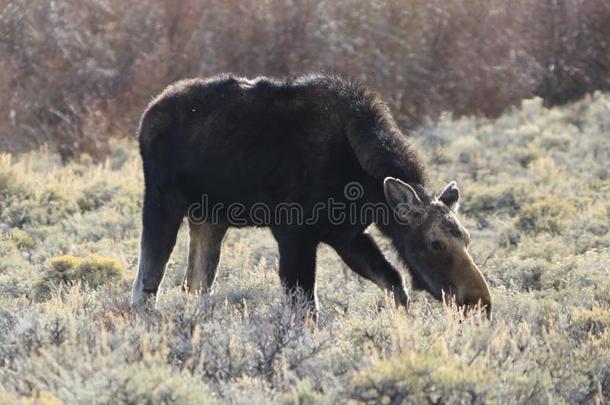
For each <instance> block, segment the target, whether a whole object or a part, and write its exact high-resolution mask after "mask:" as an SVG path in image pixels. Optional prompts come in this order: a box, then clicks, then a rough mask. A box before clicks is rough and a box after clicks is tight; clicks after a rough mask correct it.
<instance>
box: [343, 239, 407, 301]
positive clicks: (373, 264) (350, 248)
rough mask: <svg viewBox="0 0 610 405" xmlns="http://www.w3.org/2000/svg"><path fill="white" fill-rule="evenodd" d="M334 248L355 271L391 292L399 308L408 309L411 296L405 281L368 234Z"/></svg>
mask: <svg viewBox="0 0 610 405" xmlns="http://www.w3.org/2000/svg"><path fill="white" fill-rule="evenodd" d="M332 246H333V248H334V249H335V250H336V251H337V253H338V254H339V256H341V258H342V259H343V261H344V262H345V263H346V264H347V265H348V266H349V267H350V268H351V269H352V270H353V271H355V272H356V273H358V274H359V275H361V276H362V277H364V278H366V279H369V280H371V281H372V282H374V283H375V284H377V285H378V286H379V287H380V288H382V289H383V290H386V291H391V292H392V294H393V295H394V300H395V302H396V305H397V306H404V307H405V308H407V307H408V304H409V294H408V293H407V289H406V287H405V282H404V279H403V278H402V276H401V274H400V273H399V271H398V270H397V269H396V268H395V267H394V266H393V265H392V264H391V263H390V262H389V261H388V260H387V259H386V258H385V256H384V255H383V253H381V251H380V250H379V247H378V246H377V244H376V243H375V241H374V240H373V238H371V236H370V235H369V234H368V233H367V232H363V233H361V234H359V235H357V236H356V237H354V238H353V239H351V240H350V241H349V242H347V243H342V244H333V245H332Z"/></svg>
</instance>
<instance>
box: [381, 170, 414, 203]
mask: <svg viewBox="0 0 610 405" xmlns="http://www.w3.org/2000/svg"><path fill="white" fill-rule="evenodd" d="M383 192H384V193H385V198H386V200H387V201H388V204H390V207H392V208H396V207H397V206H402V207H404V208H412V209H419V208H421V207H422V205H423V204H422V202H421V200H420V199H419V197H418V196H417V193H415V190H413V187H411V186H410V185H408V184H407V183H405V182H403V181H401V180H398V179H395V178H393V177H386V178H385V180H384V181H383Z"/></svg>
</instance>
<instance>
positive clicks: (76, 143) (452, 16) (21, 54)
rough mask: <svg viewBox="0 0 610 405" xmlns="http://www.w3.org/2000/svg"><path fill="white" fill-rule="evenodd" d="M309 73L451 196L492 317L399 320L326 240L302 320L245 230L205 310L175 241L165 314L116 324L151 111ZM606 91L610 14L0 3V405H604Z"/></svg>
mask: <svg viewBox="0 0 610 405" xmlns="http://www.w3.org/2000/svg"><path fill="white" fill-rule="evenodd" d="M319 70H322V71H324V70H327V71H335V72H339V73H343V74H347V75H349V76H351V77H352V78H355V79H359V80H363V81H364V82H365V83H367V84H368V85H369V86H370V87H372V88H373V89H376V90H377V91H379V92H380V94H381V95H382V97H383V98H384V99H386V100H387V101H388V102H389V104H390V106H391V110H392V112H393V114H394V115H395V116H396V118H397V120H398V121H399V123H400V126H401V127H402V128H404V129H405V130H410V132H411V133H412V136H413V141H414V142H415V143H416V146H417V148H418V149H419V150H420V151H421V153H422V154H423V156H424V157H425V159H426V160H427V162H428V164H429V166H430V172H431V176H432V181H433V184H435V185H436V186H437V187H439V188H440V187H441V186H442V185H443V184H445V183H446V182H447V181H449V180H451V179H453V178H455V179H456V180H457V181H458V183H459V184H460V186H461V189H462V191H463V202H462V213H461V217H462V219H463V223H464V224H465V225H466V227H467V228H468V229H469V230H470V232H471V235H472V240H473V243H472V251H473V255H474V257H475V259H476V261H477V262H478V263H479V265H480V266H481V268H482V269H483V271H484V273H485V275H486V276H487V278H488V280H489V283H490V285H491V288H492V294H493V302H494V318H493V321H492V322H487V321H486V320H484V319H481V318H479V317H477V316H474V317H470V318H468V319H463V318H461V316H460V314H459V313H458V312H457V311H455V310H453V309H451V308H446V307H444V306H442V305H440V304H439V303H437V302H434V301H432V300H431V298H430V297H429V296H428V295H426V294H423V293H412V298H413V305H412V311H411V313H410V314H409V315H406V314H404V313H402V312H400V311H397V310H396V309H395V308H394V305H393V302H392V300H391V299H388V298H387V297H385V296H384V295H383V294H382V293H381V292H380V291H379V290H378V289H377V288H376V287H374V286H373V285H372V284H371V283H369V282H366V281H363V280H362V279H360V278H358V277H357V276H356V275H355V274H354V273H352V272H351V271H349V270H347V269H346V268H345V266H344V265H343V264H341V262H340V260H339V259H338V257H337V256H336V255H335V254H334V253H333V252H332V251H331V250H330V249H328V248H326V247H321V248H320V251H319V291H318V293H319V298H320V304H321V314H320V320H319V324H318V326H317V327H315V328H311V327H310V326H309V325H302V324H300V323H299V322H298V321H295V317H294V316H293V314H292V313H291V312H290V311H289V310H288V309H287V306H286V305H285V302H284V301H285V297H284V296H283V294H282V293H281V290H280V287H279V281H278V277H277V267H278V263H277V261H278V259H277V253H276V247H275V243H274V242H273V239H272V238H271V236H270V235H269V233H268V232H267V231H265V230H260V229H259V230H256V229H250V230H240V231H237V230H232V231H230V232H229V234H228V236H227V240H226V242H225V245H224V248H223V255H222V262H221V269H220V276H219V279H218V282H217V287H216V293H215V295H213V296H205V297H202V298H196V297H189V296H186V295H184V294H183V293H182V292H181V291H180V289H179V287H178V286H179V284H180V282H181V280H182V273H183V270H184V268H185V264H186V247H187V235H186V230H185V229H183V230H182V231H181V232H180V234H179V240H178V243H177V246H176V249H175V251H174V254H173V256H172V259H171V261H170V264H169V266H168V267H169V268H168V272H167V276H166V278H165V281H164V283H163V285H162V291H161V298H160V302H159V305H158V307H157V308H156V309H154V310H150V311H145V312H135V311H132V310H131V309H130V308H129V303H128V301H129V286H130V283H131V282H132V280H133V278H134V276H135V267H136V261H137V254H138V244H139V241H138V238H139V233H140V229H141V228H140V227H141V220H140V215H141V197H142V175H141V162H140V159H139V156H138V154H137V147H136V145H135V143H134V135H135V130H136V125H137V121H138V119H139V116H140V114H141V112H142V110H143V108H144V106H145V105H146V104H147V103H148V101H149V100H150V99H151V97H152V96H154V95H155V94H156V93H158V92H159V91H160V90H161V89H162V88H163V87H165V86H166V85H167V84H169V83H170V82H172V81H174V80H176V79H179V78H183V77H188V76H195V75H209V74H214V73H218V72H222V71H233V72H235V73H238V74H243V75H247V76H254V75H257V74H266V75H289V74H297V73H301V72H310V71H319ZM609 86H610V3H609V2H608V1H604V0H519V1H510V2H509V1H504V0H452V1H446V0H426V1H424V0H409V1H406V0H387V1H367V0H339V1H330V0H329V1H324V0H300V1H293V0H262V1H240V0H206V1H197V0H138V1H131V2H125V1H122V0H85V1H80V0H79V1H77V0H60V1H42V0H41V1H27V0H0V403H18V402H22V403H29V404H60V403H87V404H88V403H112V404H114V403H151V404H153V403H154V404H156V403H173V402H179V403H196V404H199V403H215V402H227V401H230V402H234V403H249V404H252V403H254V404H258V403H261V404H262V403H268V402H269V401H273V402H285V403H337V402H339V403H343V402H345V401H346V400H352V401H363V402H368V403H379V402H381V403H392V404H395V403H400V402H408V403H418V404H419V403H433V404H443V403H553V404H556V403H608V401H610V199H609V198H608V196H609V195H610V168H609V167H608V162H609V161H610V141H609V139H610V95H609V94H608V92H607V91H608V88H609ZM596 90H597V92H596ZM523 100H525V101H523ZM575 100H580V101H576V102H574V101H575ZM378 236H379V235H378ZM379 240H380V241H382V243H383V245H384V249H385V250H386V251H387V253H388V255H389V256H390V257H391V258H392V260H394V261H396V258H395V256H394V254H393V253H392V251H391V249H389V245H388V244H387V243H386V242H385V241H384V240H383V239H382V238H379Z"/></svg>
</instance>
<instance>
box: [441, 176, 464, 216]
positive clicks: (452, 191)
mask: <svg viewBox="0 0 610 405" xmlns="http://www.w3.org/2000/svg"><path fill="white" fill-rule="evenodd" d="M459 199H460V189H459V188H458V186H457V183H456V182H455V180H454V181H452V182H450V183H449V184H447V185H446V186H445V188H444V189H443V191H441V194H440V195H439V196H438V200H439V201H441V202H442V203H443V204H445V205H446V206H447V207H449V208H450V209H451V210H452V211H453V212H457V210H458V208H459V205H460V204H459V202H458V200H459Z"/></svg>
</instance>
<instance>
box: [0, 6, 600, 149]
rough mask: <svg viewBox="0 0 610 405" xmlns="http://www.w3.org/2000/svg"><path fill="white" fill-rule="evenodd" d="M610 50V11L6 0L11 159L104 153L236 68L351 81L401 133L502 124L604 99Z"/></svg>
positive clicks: (2, 37) (3, 130)
mask: <svg viewBox="0 0 610 405" xmlns="http://www.w3.org/2000/svg"><path fill="white" fill-rule="evenodd" d="M609 38H610V3H609V2H608V1H606V0H518V1H505V0H452V1H446V0H408V1H407V0H385V1H379V0H376V1H370V0H340V1H336V0H299V1H295V0H261V1H258V0H257V1H241V0H206V1H199V0H138V1H130V2H128V3H127V2H125V1H123V0H84V1H83V0H60V1H44V0H39V1H31V0H0V55H2V57H1V58H0V117H1V118H0V148H2V149H4V150H11V151H22V150H25V149H29V148H31V147H33V146H39V145H41V144H48V145H50V146H51V148H52V149H56V150H58V151H59V152H60V153H61V155H62V157H63V158H64V159H69V158H70V157H74V156H76V155H78V152H82V151H84V152H87V153H89V154H90V155H92V156H94V157H101V156H104V155H105V154H106V153H107V152H108V143H107V142H106V140H107V139H108V138H110V137H133V135H134V134H135V129H136V124H137V121H138V118H139V116H140V114H141V112H142V110H143V108H144V106H145V105H146V104H147V103H148V101H149V100H150V99H151V97H152V96H153V95H154V94H156V93H158V92H159V91H160V90H161V89H162V88H164V87H165V86H166V85H167V84H169V83H170V82H172V81H174V80H176V79H179V78H184V77H189V76H196V75H204V76H205V75H210V74H214V73H218V72H224V71H232V72H235V73H238V74H242V75H247V76H254V75H258V74H265V75H292V74H297V73H299V72H311V71H319V70H322V71H325V70H326V71H337V72H340V73H345V74H349V75H350V76H352V77H353V78H355V79H362V80H364V81H365V82H366V83H368V84H369V85H370V86H372V87H373V88H375V89H376V90H378V91H380V92H381V93H382V94H383V96H384V98H385V99H387V100H388V101H389V102H390V104H391V107H392V110H393V112H394V114H395V115H396V118H397V119H398V121H399V123H400V124H401V125H402V126H403V127H404V128H409V127H414V126H416V125H418V124H420V123H422V122H423V121H424V117H426V116H431V117H433V118H435V117H437V116H438V115H439V114H440V113H441V112H442V111H451V112H453V113H454V114H455V115H456V116H461V115H471V114H484V115H486V116H497V115H498V114H500V113H501V112H502V111H504V110H505V109H506V108H507V107H509V106H512V105H517V104H518V103H519V102H520V101H521V100H522V99H524V98H531V97H533V96H540V97H542V98H543V100H544V101H545V103H546V104H547V105H555V104H561V103H564V102H566V101H569V100H574V99H577V98H580V97H581V96H582V95H584V94H585V93H588V92H590V91H592V90H596V89H608V87H609V85H610V40H609ZM108 117H112V118H111V119H108Z"/></svg>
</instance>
